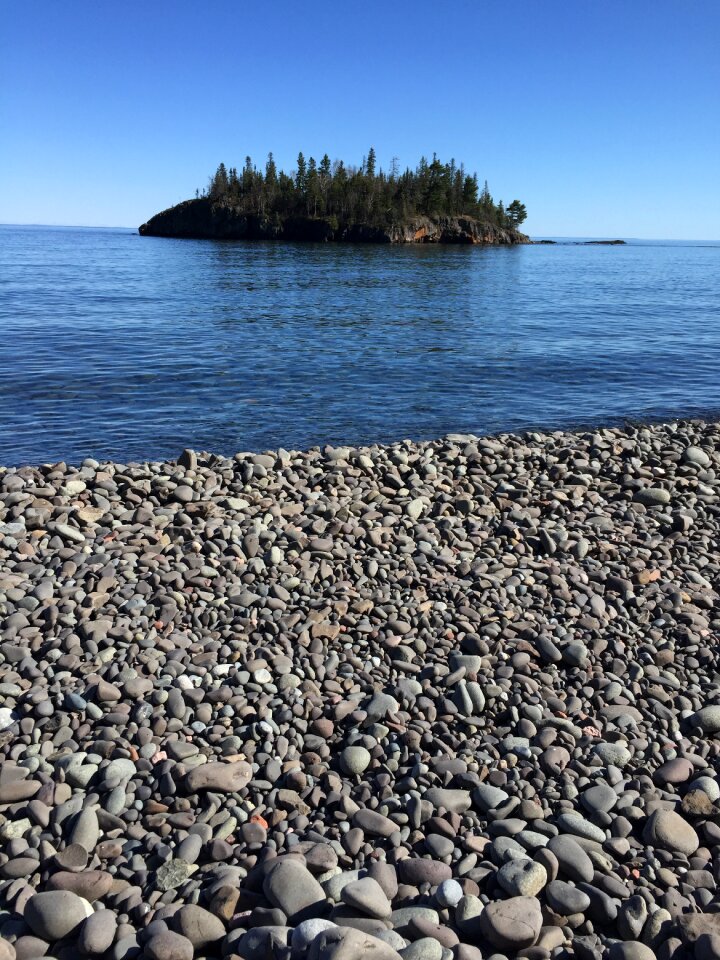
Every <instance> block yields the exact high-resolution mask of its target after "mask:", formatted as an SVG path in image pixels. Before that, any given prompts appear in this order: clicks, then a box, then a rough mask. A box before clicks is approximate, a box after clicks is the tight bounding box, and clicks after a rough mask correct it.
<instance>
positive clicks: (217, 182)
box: [208, 163, 228, 200]
mask: <svg viewBox="0 0 720 960" xmlns="http://www.w3.org/2000/svg"><path fill="white" fill-rule="evenodd" d="M227 192H228V175H227V170H226V169H225V164H224V163H221V164H220V166H219V167H218V168H217V170H216V171H215V176H214V177H211V178H210V186H209V189H208V193H209V194H210V197H211V199H213V200H219V199H220V197H224V196H225V194H226V193H227Z"/></svg>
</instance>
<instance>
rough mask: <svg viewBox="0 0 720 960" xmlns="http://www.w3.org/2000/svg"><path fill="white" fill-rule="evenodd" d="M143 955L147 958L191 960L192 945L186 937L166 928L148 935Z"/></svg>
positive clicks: (153, 959)
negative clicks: (150, 935) (153, 934)
mask: <svg viewBox="0 0 720 960" xmlns="http://www.w3.org/2000/svg"><path fill="white" fill-rule="evenodd" d="M143 956H145V957H148V958H149V960H193V945H192V944H191V943H190V941H189V940H188V939H187V937H183V936H181V935H180V934H179V933H173V931H172V930H166V931H164V932H162V933H156V934H155V936H153V937H150V939H149V940H148V942H147V943H146V944H145V947H144V953H143Z"/></svg>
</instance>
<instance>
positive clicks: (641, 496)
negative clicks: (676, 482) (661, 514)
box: [635, 487, 670, 507]
mask: <svg viewBox="0 0 720 960" xmlns="http://www.w3.org/2000/svg"><path fill="white" fill-rule="evenodd" d="M635 499H636V500H637V502H638V503H642V504H644V505H645V506H646V507H657V506H665V505H666V504H668V503H670V493H669V491H667V490H664V489H663V488H662V487H644V488H643V489H642V490H638V492H637V493H636V494H635Z"/></svg>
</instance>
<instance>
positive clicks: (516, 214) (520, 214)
mask: <svg viewBox="0 0 720 960" xmlns="http://www.w3.org/2000/svg"><path fill="white" fill-rule="evenodd" d="M507 216H508V220H509V221H510V223H511V224H512V225H513V226H514V227H519V226H520V224H521V223H524V222H525V220H527V209H526V207H525V204H524V203H520V201H519V200H513V202H512V203H510V204H508V208H507Z"/></svg>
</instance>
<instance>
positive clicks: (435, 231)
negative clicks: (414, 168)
mask: <svg viewBox="0 0 720 960" xmlns="http://www.w3.org/2000/svg"><path fill="white" fill-rule="evenodd" d="M139 232H140V234H141V235H142V236H148V237H177V238H188V239H190V238H192V239H198V240H203V239H214V240H302V241H309V242H313V243H326V242H328V241H339V242H346V243H461V244H504V245H509V244H516V243H529V242H530V241H529V239H528V237H526V236H525V234H523V233H520V232H519V231H517V230H512V229H503V228H500V227H496V226H495V224H492V223H489V222H486V221H482V220H475V219H473V218H472V217H437V218H430V217H413V218H412V219H410V220H407V221H405V222H403V223H394V224H392V225H389V226H387V227H378V226H373V225H371V224H366V223H351V224H339V223H337V222H336V221H335V220H334V219H314V218H311V217H284V218H280V217H260V216H251V215H248V214H246V213H244V212H243V211H241V210H240V209H238V208H237V207H235V206H233V205H232V204H231V203H227V202H225V201H218V202H213V201H211V200H210V199H209V198H207V197H201V198H199V199H196V200H186V201H184V203H179V204H177V206H175V207H170V209H169V210H164V211H163V212H162V213H158V214H156V215H155V216H154V217H152V218H151V219H150V220H148V222H147V223H144V224H143V225H142V226H141V227H140V230H139Z"/></svg>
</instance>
